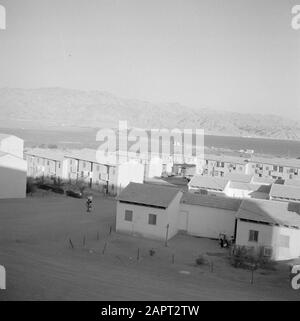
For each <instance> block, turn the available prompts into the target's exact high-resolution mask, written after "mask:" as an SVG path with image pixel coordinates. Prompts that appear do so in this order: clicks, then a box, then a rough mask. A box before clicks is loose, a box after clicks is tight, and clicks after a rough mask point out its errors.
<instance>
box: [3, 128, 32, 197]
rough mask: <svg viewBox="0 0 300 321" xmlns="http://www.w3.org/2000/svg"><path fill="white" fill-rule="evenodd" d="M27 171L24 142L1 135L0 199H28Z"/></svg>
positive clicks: (10, 136) (13, 137)
mask: <svg viewBox="0 0 300 321" xmlns="http://www.w3.org/2000/svg"><path fill="white" fill-rule="evenodd" d="M26 170H27V163H26V161H25V160H24V159H23V140H22V139H21V138H18V137H16V136H13V135H6V134H0V199H1V198H23V197H26Z"/></svg>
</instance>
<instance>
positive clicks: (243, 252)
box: [230, 245, 276, 270]
mask: <svg viewBox="0 0 300 321" xmlns="http://www.w3.org/2000/svg"><path fill="white" fill-rule="evenodd" d="M230 263H231V265H232V266H234V267H235V268H246V269H249V268H254V269H256V268H262V269H269V270H275V264H276V262H274V261H272V260H271V259H270V258H269V257H266V256H265V255H264V248H263V247H261V248H259V250H258V251H254V249H253V248H247V247H245V246H237V245H236V246H234V247H233V249H232V252H231V255H230Z"/></svg>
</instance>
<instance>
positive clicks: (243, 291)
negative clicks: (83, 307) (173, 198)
mask: <svg viewBox="0 0 300 321" xmlns="http://www.w3.org/2000/svg"><path fill="white" fill-rule="evenodd" d="M94 203H95V204H94V205H95V206H94V211H93V213H92V214H86V212H85V203H84V200H80V199H73V198H67V197H65V196H56V195H54V194H46V195H45V196H42V195H41V194H39V195H38V196H33V197H29V198H27V199H25V200H0V264H1V265H4V266H5V268H6V271H7V290H5V291H0V300H299V299H300V291H295V290H293V289H292V288H291V287H290V280H289V272H288V267H287V265H278V266H277V270H276V271H262V270H258V271H256V272H255V273H254V284H251V283H250V279H251V274H250V272H249V271H247V270H241V269H235V268H233V267H231V266H230V265H229V264H228V261H227V259H226V257H227V252H226V250H221V249H220V248H219V246H218V244H217V242H216V241H214V240H209V239H203V238H195V237H191V236H187V235H178V236H176V237H175V238H173V239H172V240H170V241H169V243H168V246H167V247H166V246H165V244H163V243H161V242H156V241H151V240H146V239H142V238H139V237H137V236H129V235H123V234H118V233H116V232H115V231H114V215H115V201H114V200H112V199H103V198H96V199H95V200H94ZM110 226H113V230H112V232H111V234H110V232H109V231H110ZM70 239H71V241H72V244H73V246H74V248H73V249H72V248H71V245H70ZM105 244H106V245H105ZM152 248H153V249H154V251H155V254H154V256H150V254H149V250H150V249H152ZM103 250H104V254H103ZM138 253H139V259H138ZM199 254H203V255H204V256H205V258H206V259H207V260H208V262H210V263H211V262H213V270H211V266H210V265H209V264H207V265H203V266H196V265H195V259H196V258H197V256H198V255H199ZM173 255H174V256H173ZM173 258H174V263H173Z"/></svg>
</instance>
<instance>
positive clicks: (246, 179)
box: [224, 173, 252, 183]
mask: <svg viewBox="0 0 300 321" xmlns="http://www.w3.org/2000/svg"><path fill="white" fill-rule="evenodd" d="M224 178H226V179H228V180H230V181H233V182H242V183H250V182H251V180H252V175H247V174H239V173H228V174H226V175H225V176H224Z"/></svg>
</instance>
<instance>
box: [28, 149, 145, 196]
mask: <svg viewBox="0 0 300 321" xmlns="http://www.w3.org/2000/svg"><path fill="white" fill-rule="evenodd" d="M24 157H25V159H26V160H27V164H28V165H27V174H28V176H29V177H33V178H38V177H40V178H43V179H44V180H52V181H57V180H62V181H68V182H70V183H76V182H78V181H80V182H83V183H85V184H86V185H88V186H90V187H91V188H94V189H97V190H98V191H101V192H105V193H109V194H113V195H114V194H118V193H119V192H120V190H122V189H123V188H124V187H126V186H127V185H128V183H129V182H137V183H139V182H143V180H144V166H143V165H142V164H140V163H137V162H134V161H128V162H127V161H126V162H125V161H124V162H122V163H116V162H115V163H111V162H109V161H107V160H104V161H101V159H100V160H99V159H98V157H97V154H96V151H95V150H89V149H84V150H78V151H72V152H63V151H59V150H53V151H52V150H51V151H50V150H38V149H36V150H32V151H27V152H26V153H24Z"/></svg>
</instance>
